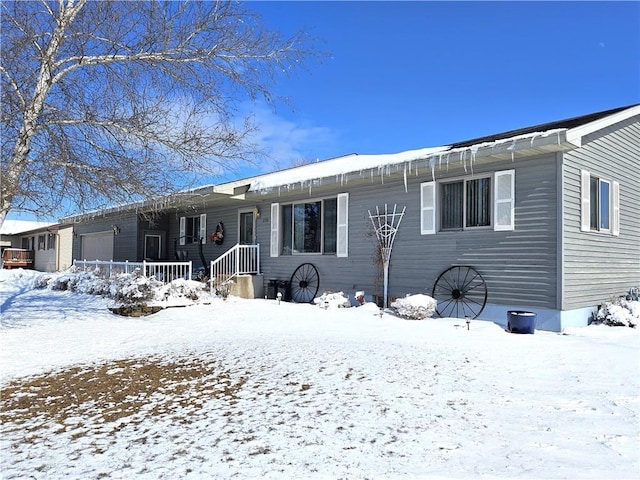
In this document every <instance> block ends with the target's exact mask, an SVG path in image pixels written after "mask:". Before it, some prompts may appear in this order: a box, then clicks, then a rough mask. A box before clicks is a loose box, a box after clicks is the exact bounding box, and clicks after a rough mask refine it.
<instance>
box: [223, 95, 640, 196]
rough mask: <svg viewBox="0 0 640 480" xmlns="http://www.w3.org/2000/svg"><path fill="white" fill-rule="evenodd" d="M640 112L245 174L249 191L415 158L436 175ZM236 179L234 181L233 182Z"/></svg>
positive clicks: (393, 169) (570, 144)
mask: <svg viewBox="0 0 640 480" xmlns="http://www.w3.org/2000/svg"><path fill="white" fill-rule="evenodd" d="M638 114H640V105H631V106H626V107H619V108H615V109H611V110H606V111H603V112H597V113H591V114H588V115H582V116H579V117H572V118H568V119H565V120H558V121H554V122H549V123H544V124H540V125H534V126H532V127H526V128H521V129H517V130H510V131H507V132H503V133H498V134H494V135H490V136H485V137H479V138H476V139H473V140H467V141H463V142H457V143H454V144H452V145H449V146H440V147H431V148H422V149H419V150H408V151H405V152H400V153H395V154H382V155H358V154H352V155H347V156H343V157H338V158H334V159H330V160H325V161H322V162H316V163H313V164H309V165H303V166H299V167H293V168H289V169H286V170H281V171H278V172H274V173H270V174H266V175H262V176H258V177H253V178H250V179H246V180H245V181H244V183H246V184H250V187H249V189H248V190H249V191H253V192H263V193H264V192H269V191H272V190H273V189H278V191H281V189H282V188H283V187H284V188H285V189H296V188H298V187H300V188H309V189H310V188H312V186H316V185H320V184H322V183H323V179H328V178H330V177H335V181H336V182H341V183H346V182H347V181H349V174H354V173H357V174H358V175H359V176H360V177H362V176H363V172H367V173H369V174H370V176H371V177H373V176H374V175H375V174H376V173H377V174H378V175H380V176H384V175H390V174H391V173H403V174H404V177H405V187H406V177H407V174H408V173H411V172H412V170H415V169H416V168H417V166H418V162H420V163H426V165H427V166H428V168H429V169H430V171H431V174H432V176H433V177H434V179H435V169H436V168H437V167H440V166H442V165H446V166H448V165H449V164H450V162H458V163H459V164H461V165H462V166H463V168H464V170H465V171H467V169H468V168H469V169H471V170H472V169H473V164H474V162H475V161H476V158H479V157H481V156H482V157H488V156H491V157H493V158H494V159H496V160H504V159H511V160H514V159H515V158H516V157H518V156H528V155H539V154H544V153H549V152H552V151H562V150H570V149H574V148H577V147H579V146H580V145H581V142H582V137H583V136H584V135H586V134H588V133H591V132H593V131H596V130H598V129H601V128H604V127H606V126H607V125H611V124H613V123H616V122H619V121H622V120H624V119H626V118H630V117H632V116H635V115H638ZM237 183H238V182H235V184H236V185H237Z"/></svg>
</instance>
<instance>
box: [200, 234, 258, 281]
mask: <svg viewBox="0 0 640 480" xmlns="http://www.w3.org/2000/svg"><path fill="white" fill-rule="evenodd" d="M210 271H211V290H212V291H213V288H214V286H216V285H220V284H222V283H224V282H227V281H229V280H231V279H232V278H233V277H235V276H237V275H246V274H257V273H260V245H240V244H235V245H234V246H233V247H231V248H230V249H229V250H227V251H226V252H225V253H223V254H222V255H220V256H219V257H218V258H216V259H215V260H213V261H212V262H211V270H210ZM214 284H215V285H214Z"/></svg>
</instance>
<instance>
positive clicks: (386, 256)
mask: <svg viewBox="0 0 640 480" xmlns="http://www.w3.org/2000/svg"><path fill="white" fill-rule="evenodd" d="M406 208H407V207H402V212H397V211H396V205H394V206H393V212H389V211H388V210H387V204H386V203H385V205H384V213H381V212H380V209H379V208H378V207H376V213H375V215H374V214H372V213H371V210H369V218H370V219H371V223H373V228H374V230H375V231H376V237H378V243H379V244H380V251H381V253H382V263H383V266H384V300H383V307H384V308H387V306H388V305H387V290H388V286H389V262H390V260H391V249H392V248H393V240H394V239H395V238H396V233H397V232H398V228H400V222H401V221H402V217H403V216H404V211H405V209H406Z"/></svg>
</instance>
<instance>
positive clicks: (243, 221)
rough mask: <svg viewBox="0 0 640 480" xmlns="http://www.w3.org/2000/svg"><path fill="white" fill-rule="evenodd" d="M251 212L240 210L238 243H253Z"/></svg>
mask: <svg viewBox="0 0 640 480" xmlns="http://www.w3.org/2000/svg"><path fill="white" fill-rule="evenodd" d="M253 227H254V224H253V212H240V238H239V239H238V243H240V245H253V244H254V243H255V237H254V234H253Z"/></svg>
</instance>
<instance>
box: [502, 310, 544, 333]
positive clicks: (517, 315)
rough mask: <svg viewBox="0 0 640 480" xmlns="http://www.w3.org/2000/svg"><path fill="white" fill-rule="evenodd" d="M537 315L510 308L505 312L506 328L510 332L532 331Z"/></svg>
mask: <svg viewBox="0 0 640 480" xmlns="http://www.w3.org/2000/svg"><path fill="white" fill-rule="evenodd" d="M537 319H538V315H536V314H535V313H533V312H522V311H518V310H510V311H509V312H507V330H508V331H509V332H511V333H533V332H534V331H535V329H536V320H537Z"/></svg>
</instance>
